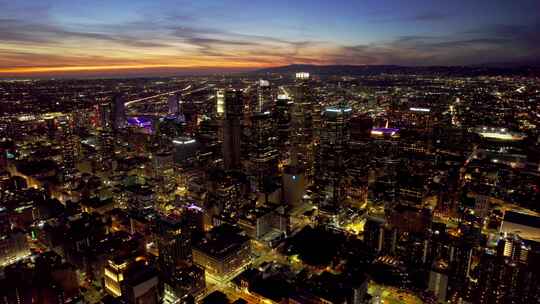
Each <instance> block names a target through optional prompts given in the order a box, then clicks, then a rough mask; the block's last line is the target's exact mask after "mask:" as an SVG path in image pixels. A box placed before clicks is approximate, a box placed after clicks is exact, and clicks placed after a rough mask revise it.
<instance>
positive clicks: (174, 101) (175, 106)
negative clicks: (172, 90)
mask: <svg viewBox="0 0 540 304" xmlns="http://www.w3.org/2000/svg"><path fill="white" fill-rule="evenodd" d="M167 105H168V107H169V109H168V110H169V115H175V116H176V115H178V114H179V113H180V98H179V96H178V95H177V94H173V95H171V96H169V98H168V99H167Z"/></svg>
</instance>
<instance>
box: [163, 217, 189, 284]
mask: <svg viewBox="0 0 540 304" xmlns="http://www.w3.org/2000/svg"><path fill="white" fill-rule="evenodd" d="M157 230H158V233H157V246H158V251H159V266H160V268H161V272H162V273H163V274H165V276H167V275H171V274H172V272H173V271H174V270H175V269H176V268H178V267H179V266H182V265H185V264H189V263H191V261H192V254H191V233H190V231H189V229H187V227H186V226H185V225H184V223H183V221H182V218H181V217H179V216H173V215H171V216H168V217H161V218H159V219H158V223H157Z"/></svg>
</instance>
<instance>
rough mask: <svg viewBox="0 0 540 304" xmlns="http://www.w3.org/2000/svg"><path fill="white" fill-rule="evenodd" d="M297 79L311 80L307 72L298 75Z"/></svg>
mask: <svg viewBox="0 0 540 304" xmlns="http://www.w3.org/2000/svg"><path fill="white" fill-rule="evenodd" d="M296 79H309V73H306V72H299V73H296Z"/></svg>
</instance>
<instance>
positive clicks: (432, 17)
mask: <svg viewBox="0 0 540 304" xmlns="http://www.w3.org/2000/svg"><path fill="white" fill-rule="evenodd" d="M390 14H391V12H390V11H387V12H386V13H385V16H381V17H377V18H375V19H372V20H371V21H372V22H375V23H403V22H439V21H446V20H447V19H449V18H450V17H452V14H448V13H442V12H437V11H427V12H422V13H419V14H416V15H409V16H392V17H388V15H390Z"/></svg>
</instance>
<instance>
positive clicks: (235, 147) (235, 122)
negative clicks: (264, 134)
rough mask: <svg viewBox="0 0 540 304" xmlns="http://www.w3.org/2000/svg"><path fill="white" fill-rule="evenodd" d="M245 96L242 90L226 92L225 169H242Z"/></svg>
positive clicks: (224, 128) (224, 124) (224, 123)
mask: <svg viewBox="0 0 540 304" xmlns="http://www.w3.org/2000/svg"><path fill="white" fill-rule="evenodd" d="M243 109H244V94H243V92H242V91H240V90H227V91H226V92H225V118H224V120H223V167H224V168H225V169H226V170H235V169H239V168H240V145H241V138H240V136H241V122H242V116H243Z"/></svg>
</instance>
